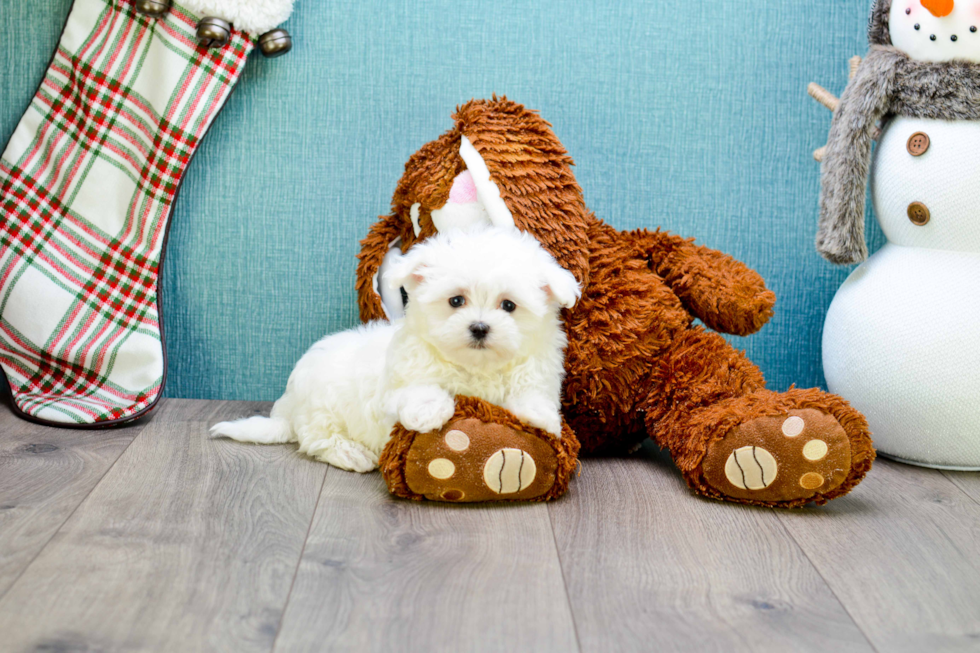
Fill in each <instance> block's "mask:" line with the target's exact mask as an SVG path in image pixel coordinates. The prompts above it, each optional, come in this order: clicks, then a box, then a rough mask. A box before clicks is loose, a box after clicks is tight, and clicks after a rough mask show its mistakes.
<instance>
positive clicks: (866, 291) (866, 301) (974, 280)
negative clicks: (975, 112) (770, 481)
mask: <svg viewBox="0 0 980 653" xmlns="http://www.w3.org/2000/svg"><path fill="white" fill-rule="evenodd" d="M916 132H923V133H925V134H927V135H928V136H929V139H930V146H929V149H928V150H927V151H926V153H925V154H923V155H922V156H918V157H915V156H912V155H911V154H910V153H909V151H908V149H907V147H906V143H907V142H908V139H909V137H910V136H911V135H912V134H914V133H916ZM978 153H980V123H976V122H968V121H960V122H955V123H954V122H947V121H938V120H911V119H905V118H899V119H895V120H893V121H892V123H891V124H890V125H889V126H888V127H887V129H886V131H885V133H884V134H883V136H882V139H881V141H880V143H879V145H878V148H877V151H876V154H875V162H874V174H873V179H872V197H873V199H874V204H875V211H876V215H877V217H878V222H879V223H880V224H881V227H882V229H883V230H884V232H885V235H886V236H887V237H888V240H889V244H888V245H886V246H885V247H884V248H883V249H881V250H880V251H879V252H877V253H876V254H875V255H874V256H872V257H871V258H870V259H868V261H867V262H865V263H864V264H863V265H861V266H860V267H858V268H857V269H856V270H855V271H854V273H853V274H851V276H850V277H849V278H848V279H847V281H846V282H844V285H843V286H841V288H840V290H839V291H838V293H837V296H836V297H834V301H833V304H831V306H830V310H829V312H828V313H827V320H826V323H825V325H824V334H823V363H824V373H825V375H826V377H827V385H828V386H829V388H830V390H831V391H832V392H835V393H838V394H840V395H842V396H844V397H845V398H847V399H848V400H849V401H851V403H853V404H854V407H855V408H857V409H858V410H860V411H861V412H863V413H864V414H865V415H866V416H867V417H868V421H869V423H870V425H871V431H872V437H873V438H874V440H875V445H876V446H877V447H878V450H879V452H880V453H882V454H885V455H887V456H891V457H894V458H899V459H901V460H905V461H907V462H912V463H915V464H920V465H925V466H929V467H943V468H949V469H980V154H978ZM911 202H922V203H923V204H925V205H926V207H928V209H929V211H930V214H931V219H930V221H929V223H928V224H926V225H924V226H917V225H915V224H913V223H912V222H911V221H910V220H909V218H908V205H909V204H910V203H911Z"/></svg>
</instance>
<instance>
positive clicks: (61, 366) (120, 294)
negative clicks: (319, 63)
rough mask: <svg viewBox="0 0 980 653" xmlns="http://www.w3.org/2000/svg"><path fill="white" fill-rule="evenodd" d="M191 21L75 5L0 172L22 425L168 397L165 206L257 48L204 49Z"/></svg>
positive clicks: (0, 270)
mask: <svg viewBox="0 0 980 653" xmlns="http://www.w3.org/2000/svg"><path fill="white" fill-rule="evenodd" d="M197 22H198V17H197V16H193V15H191V14H190V13H189V12H187V11H186V10H184V9H182V8H181V7H180V6H179V5H174V7H173V8H172V10H171V11H170V12H169V13H168V14H167V16H166V17H165V18H161V19H153V18H148V17H146V16H142V15H140V14H138V13H137V12H136V11H135V9H134V7H133V2H132V0H75V4H74V7H73V8H72V13H71V16H70V17H69V20H68V24H67V26H66V28H65V32H64V34H63V35H62V38H61V42H60V44H59V46H58V50H57V52H56V53H55V56H54V59H53V61H52V62H51V65H50V66H49V68H48V71H47V74H46V75H45V77H44V81H43V82H42V83H41V87H40V88H39V89H38V92H37V94H36V95H35V96H34V100H33V101H32V103H31V105H30V107H29V109H28V111H27V112H26V113H25V115H24V117H23V118H22V120H21V122H20V124H19V125H18V127H17V129H16V130H15V132H14V135H13V137H12V138H11V140H10V143H9V144H8V145H7V149H6V151H5V152H4V154H3V156H2V158H0V215H2V224H0V365H2V367H3V371H4V372H5V373H6V376H7V379H8V381H9V383H10V386H11V390H12V392H13V395H14V401H15V402H16V405H17V408H18V409H19V410H20V411H22V412H23V413H25V414H26V415H28V416H31V417H34V418H37V419H41V420H45V421H51V422H60V423H66V424H95V423H99V422H106V421H115V420H122V419H126V418H130V417H133V416H135V415H138V414H139V413H141V412H142V411H144V410H146V409H147V408H148V407H150V406H152V405H153V404H154V403H155V401H156V399H157V397H158V395H159V393H160V392H161V390H162V384H163V379H164V375H165V365H166V361H165V356H164V352H163V345H162V340H161V328H160V319H159V308H158V306H157V280H158V273H159V267H160V259H161V255H162V250H163V244H164V240H165V237H166V232H167V222H168V218H169V215H170V209H171V205H172V203H173V201H174V198H175V196H176V193H177V189H178V187H179V186H180V181H181V177H182V176H183V174H184V171H185V170H186V168H187V164H188V163H189V162H190V159H191V157H192V156H193V154H194V151H195V150H196V149H197V146H198V144H199V142H200V139H201V138H202V137H203V136H204V134H205V132H207V130H208V127H209V126H210V125H211V122H212V121H213V119H214V117H215V115H216V114H217V113H218V111H219V110H220V109H221V107H222V105H223V104H224V102H225V100H226V99H227V97H228V94H229V92H230V91H231V89H232V87H233V86H234V84H235V82H236V81H237V79H238V77H239V75H240V73H241V71H242V68H243V67H244V65H245V61H246V58H247V57H248V54H249V52H250V51H251V50H252V47H253V45H254V43H253V41H252V39H251V37H249V36H248V35H247V34H244V33H242V32H239V31H237V30H235V31H234V32H233V34H232V38H231V41H230V42H229V43H228V44H227V45H225V46H224V47H222V48H220V49H215V50H208V49H206V48H204V47H202V46H199V45H198V44H197V41H196V39H195V31H196V29H197Z"/></svg>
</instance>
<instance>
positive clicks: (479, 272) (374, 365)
mask: <svg viewBox="0 0 980 653" xmlns="http://www.w3.org/2000/svg"><path fill="white" fill-rule="evenodd" d="M384 283H385V284H386V285H387V286H388V287H389V288H390V289H393V290H395V291H396V292H397V291H398V290H399V289H401V288H404V289H405V291H406V293H407V296H408V305H407V306H406V307H405V317H404V319H401V320H398V321H396V322H395V323H393V324H390V323H388V322H373V323H371V324H367V325H365V326H363V327H360V328H358V329H353V330H350V331H345V332H342V333H338V334H335V335H331V336H327V337H326V338H324V339H323V340H320V341H319V342H317V343H316V344H315V345H313V347H311V348H310V350H309V351H308V352H306V354H305V355H304V356H303V357H302V358H301V359H300V361H299V362H298V363H297V364H296V368H295V369H294V370H293V372H292V374H291V375H290V377H289V382H288V383H287V385H286V393H285V394H284V395H283V396H282V398H280V399H279V401H277V402H276V404H275V406H273V408H272V415H271V416H270V417H250V418H247V419H242V420H238V421H235V422H222V423H221V424H216V425H215V426H213V427H212V428H211V433H212V435H214V436H227V437H229V438H233V439H235V440H239V441H242V442H258V443H265V444H271V443H280V442H299V447H300V451H303V452H305V453H307V454H309V455H310V456H313V457H315V458H317V459H319V460H322V461H324V462H327V463H330V464H331V465H334V466H336V467H340V468H342V469H347V470H351V471H356V472H369V471H371V470H374V469H377V466H378V457H379V455H380V454H381V451H382V449H384V446H385V444H386V443H387V442H388V439H389V437H390V433H391V429H392V427H393V426H394V425H395V423H396V422H401V424H402V425H403V426H405V427H406V428H408V429H411V430H414V431H419V432H422V433H426V432H429V431H433V430H436V429H439V428H441V427H442V426H443V425H445V424H446V422H448V421H449V419H450V418H451V417H452V416H453V413H454V411H455V402H454V396H456V395H468V396H473V397H479V398H481V399H484V400H486V401H489V402H490V403H493V404H496V405H499V406H502V407H503V408H506V409H507V410H509V411H511V412H512V413H513V414H514V415H516V416H517V417H519V418H520V419H522V420H524V421H526V422H528V423H529V424H532V425H533V426H537V427H538V428H541V429H544V430H546V431H548V432H549V433H552V434H554V435H556V436H560V435H561V416H560V414H559V410H560V406H561V384H562V379H563V377H564V369H565V368H564V348H565V345H566V339H565V333H564V331H563V330H562V325H561V321H560V319H559V309H560V308H561V307H570V306H573V305H574V304H575V301H576V300H577V299H578V296H579V286H578V283H577V282H576V280H575V277H574V276H572V274H571V273H570V272H568V271H567V270H565V269H564V268H562V267H561V266H559V265H558V264H557V263H556V262H555V260H554V259H553V258H552V257H551V255H550V254H548V253H547V252H546V251H545V250H544V249H543V248H542V247H541V245H540V244H539V243H538V242H537V241H536V240H535V239H534V238H533V237H532V236H529V235H527V234H522V233H521V232H518V231H516V230H511V229H508V230H503V229H479V230H477V231H473V232H469V233H463V232H459V231H453V232H448V233H442V234H439V235H437V236H434V237H432V238H429V239H428V240H426V241H425V242H423V243H420V244H418V245H416V246H415V247H413V248H412V249H411V250H410V251H409V252H408V253H407V254H406V255H405V256H404V257H402V258H401V259H399V260H398V261H397V262H396V263H394V264H393V266H392V267H391V268H390V269H389V270H388V271H387V272H386V273H385V275H384Z"/></svg>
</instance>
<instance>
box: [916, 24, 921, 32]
mask: <svg viewBox="0 0 980 653" xmlns="http://www.w3.org/2000/svg"><path fill="white" fill-rule="evenodd" d="M920 29H922V25H919V24H918V23H916V24H915V31H916V32H918V31H919V30H920Z"/></svg>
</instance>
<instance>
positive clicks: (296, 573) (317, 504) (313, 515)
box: [270, 463, 330, 653]
mask: <svg viewBox="0 0 980 653" xmlns="http://www.w3.org/2000/svg"><path fill="white" fill-rule="evenodd" d="M324 467H325V468H326V469H324V470H323V478H322V479H320V491H319V492H317V495H316V502H315V503H314V504H313V511H312V512H311V513H310V523H309V524H307V525H306V537H304V538H303V546H301V547H300V548H299V557H298V558H296V568H295V569H293V578H292V580H291V581H289V591H288V592H286V600H285V602H283V604H282V612H281V613H280V615H279V624H278V625H277V626H276V636H275V638H273V640H272V649H270V650H271V651H272V652H273V653H275V650H276V647H277V646H278V645H279V633H281V632H282V622H283V619H285V618H286V610H288V609H289V601H290V600H291V599H292V598H293V588H294V587H296V577H297V576H299V568H300V565H302V564H303V554H305V553H306V543H307V542H309V541H310V531H311V530H312V529H313V520H314V519H315V518H316V511H317V508H319V507H320V499H321V498H323V488H324V487H325V486H326V484H327V474H329V473H330V465H327V464H325V463H324Z"/></svg>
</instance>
